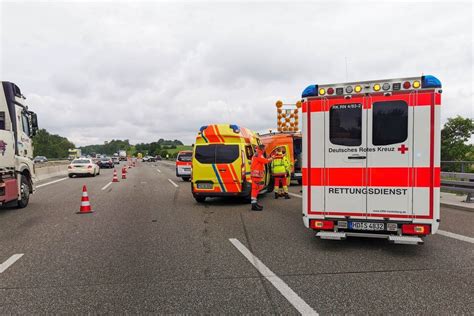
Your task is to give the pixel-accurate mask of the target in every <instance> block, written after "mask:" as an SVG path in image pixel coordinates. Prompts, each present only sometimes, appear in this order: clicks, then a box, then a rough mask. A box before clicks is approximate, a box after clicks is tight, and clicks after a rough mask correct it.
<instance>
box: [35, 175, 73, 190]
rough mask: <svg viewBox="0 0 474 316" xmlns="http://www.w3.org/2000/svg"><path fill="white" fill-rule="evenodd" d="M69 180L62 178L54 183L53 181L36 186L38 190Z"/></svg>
mask: <svg viewBox="0 0 474 316" xmlns="http://www.w3.org/2000/svg"><path fill="white" fill-rule="evenodd" d="M67 179H68V177H65V178H61V179H58V180H54V181H51V182H47V183H43V184H39V185H37V186H36V188H41V187H45V186H47V185H50V184H53V183H57V182H60V181H64V180H67Z"/></svg>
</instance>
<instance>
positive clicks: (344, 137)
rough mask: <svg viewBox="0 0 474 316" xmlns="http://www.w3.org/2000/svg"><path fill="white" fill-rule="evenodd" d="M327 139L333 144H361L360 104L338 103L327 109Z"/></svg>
mask: <svg viewBox="0 0 474 316" xmlns="http://www.w3.org/2000/svg"><path fill="white" fill-rule="evenodd" d="M329 139H330V141H331V143H333V144H334V145H342V146H360V145H361V144H362V104H360V103H353V104H338V105H333V106H332V107H331V110H329Z"/></svg>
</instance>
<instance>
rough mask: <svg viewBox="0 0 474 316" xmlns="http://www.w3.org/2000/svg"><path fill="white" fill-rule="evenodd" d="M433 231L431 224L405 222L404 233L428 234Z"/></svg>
mask: <svg viewBox="0 0 474 316" xmlns="http://www.w3.org/2000/svg"><path fill="white" fill-rule="evenodd" d="M430 231H431V227H430V225H423V224H403V225H402V234H404V235H428V234H429V233H430Z"/></svg>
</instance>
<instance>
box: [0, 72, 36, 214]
mask: <svg viewBox="0 0 474 316" xmlns="http://www.w3.org/2000/svg"><path fill="white" fill-rule="evenodd" d="M0 91H1V93H0V205H5V204H7V203H10V202H12V203H14V204H16V206H18V207H20V208H22V207H26V206H27V205H28V202H29V196H30V194H31V193H33V192H34V190H35V185H34V182H35V172H34V164H33V160H32V159H33V144H32V140H31V137H33V136H34V135H35V134H36V132H37V130H38V121H37V117H36V114H35V113H33V112H31V111H29V110H28V107H27V106H26V104H25V100H26V99H25V97H24V96H23V95H22V93H21V91H20V88H19V87H18V86H17V85H15V84H14V83H11V82H7V81H2V84H1V90H0Z"/></svg>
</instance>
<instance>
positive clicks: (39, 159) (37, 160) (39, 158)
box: [33, 156, 48, 163]
mask: <svg viewBox="0 0 474 316" xmlns="http://www.w3.org/2000/svg"><path fill="white" fill-rule="evenodd" d="M33 162H34V163H43V162H48V159H47V158H46V157H45V156H36V157H35V159H33Z"/></svg>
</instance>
